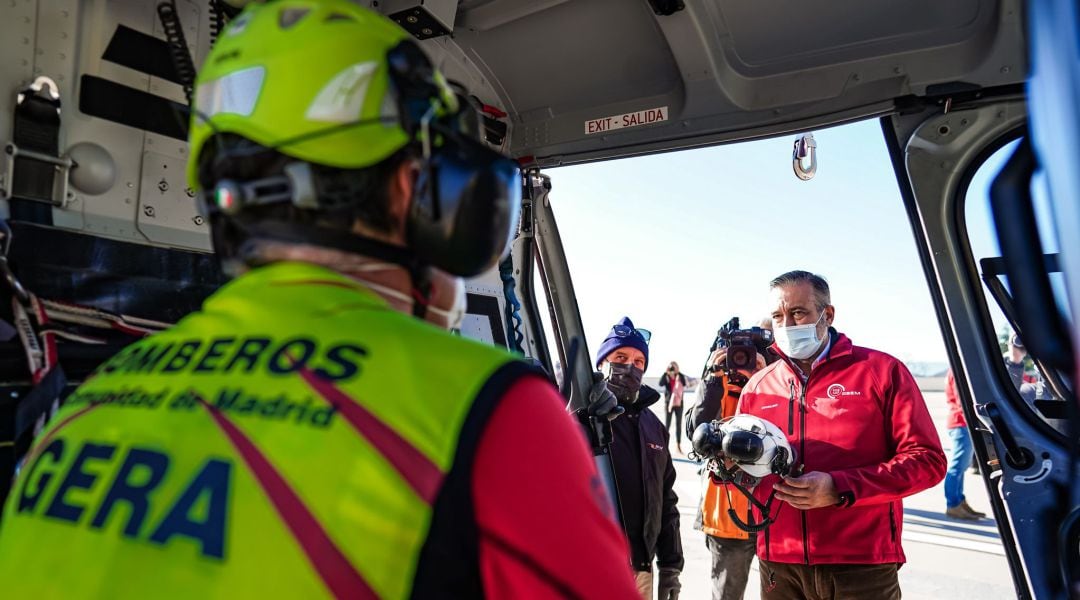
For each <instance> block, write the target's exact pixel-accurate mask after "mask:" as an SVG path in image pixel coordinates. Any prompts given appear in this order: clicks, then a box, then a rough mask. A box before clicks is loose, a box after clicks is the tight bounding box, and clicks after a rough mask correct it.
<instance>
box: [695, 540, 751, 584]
mask: <svg viewBox="0 0 1080 600" xmlns="http://www.w3.org/2000/svg"><path fill="white" fill-rule="evenodd" d="M705 545H706V546H708V547H709V552H710V553H712V600H742V597H743V594H744V593H745V592H746V582H747V580H748V579H750V563H751V562H753V560H754V551H755V550H756V549H757V539H756V538H755V537H751V538H750V539H748V540H732V539H727V538H719V537H713V536H711V535H706V536H705Z"/></svg>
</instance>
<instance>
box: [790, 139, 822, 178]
mask: <svg viewBox="0 0 1080 600" xmlns="http://www.w3.org/2000/svg"><path fill="white" fill-rule="evenodd" d="M807 158H809V159H810V166H809V167H804V166H803V160H805V159H807ZM791 167H792V169H794V170H795V176H796V177H798V178H799V179H802V180H803V181H809V180H811V179H813V178H814V175H815V174H816V173H817V142H815V141H814V134H812V133H806V134H803V135H801V136H799V138H798V139H796V140H795V148H794V149H793V150H792V152H791Z"/></svg>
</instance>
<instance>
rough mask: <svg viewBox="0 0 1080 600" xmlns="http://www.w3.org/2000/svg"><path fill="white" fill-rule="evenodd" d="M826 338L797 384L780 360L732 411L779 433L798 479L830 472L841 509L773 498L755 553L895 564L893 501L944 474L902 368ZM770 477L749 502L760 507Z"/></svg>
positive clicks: (898, 554)
mask: <svg viewBox="0 0 1080 600" xmlns="http://www.w3.org/2000/svg"><path fill="white" fill-rule="evenodd" d="M830 335H832V336H833V339H832V347H831V349H830V352H829V356H828V358H826V359H825V360H823V361H821V362H819V363H818V364H817V365H816V366H815V367H814V368H813V370H812V371H811V372H810V375H809V378H808V380H807V384H806V386H805V389H804V386H803V383H802V379H801V377H800V376H799V375H797V372H798V371H796V369H795V367H794V366H793V365H792V364H791V363H790V362H789V360H788V359H787V357H783V355H781V356H782V358H783V360H779V361H777V362H775V363H773V364H771V365H769V366H768V367H766V368H765V369H762V370H761V371H759V372H758V373H756V374H755V375H754V377H752V378H751V379H750V381H749V383H747V385H746V387H745V388H744V389H743V393H742V398H741V399H740V402H739V409H738V410H739V412H740V413H744V414H752V415H756V416H758V417H761V418H763V419H766V420H768V421H771V422H772V423H774V424H776V426H777V427H779V428H781V429H782V430H783V431H784V433H786V434H787V436H788V440H789V441H790V443H791V446H792V448H794V449H795V452H796V453H797V458H796V460H797V463H798V464H802V465H803V466H804V467H803V472H804V473H809V472H811V471H823V472H826V473H829V474H830V475H832V478H833V481H834V482H835V483H836V489H837V491H838V492H840V494H841V498H843V499H844V502H843V505H842V506H836V507H827V508H817V509H813V510H807V511H803V510H799V509H796V508H794V507H792V506H791V505H789V504H787V503H785V502H781V501H779V500H774V501H773V505H772V514H773V515H774V517H775V518H776V522H775V523H774V524H773V525H772V526H771V527H769V528H768V529H766V530H765V532H764V533H763V534H760V535H758V556H760V557H761V558H764V559H766V560H770V561H775V562H783V563H802V564H837V563H851V564H883V563H903V562H905V558H904V551H903V549H902V548H901V546H900V533H901V526H902V524H903V515H904V509H903V503H902V502H901V500H900V499H901V498H903V497H904V496H910V495H911V494H914V493H916V492H919V491H921V490H924V489H927V488H929V487H932V486H934V485H935V484H937V483H938V482H939V481H941V480H942V478H943V477H944V476H945V454H944V453H943V452H942V450H941V442H940V440H939V438H938V434H937V431H936V430H935V429H934V423H933V422H932V421H931V419H930V413H929V412H928V411H927V409H926V403H925V402H924V401H923V397H922V393H921V392H920V391H919V388H918V386H917V385H916V383H915V379H914V378H913V377H912V376H911V373H910V372H908V370H907V367H905V366H904V365H903V363H901V362H900V361H899V360H897V359H895V358H893V357H891V356H889V355H888V354H885V353H883V352H878V351H876V350H871V349H869V348H861V347H859V346H854V345H852V343H851V341H850V340H849V339H848V338H847V336H844V335H842V334H837V333H836V332H835V331H833V330H831V329H830ZM775 482H776V477H775V476H770V477H767V478H765V479H764V480H762V481H761V483H760V484H758V486H757V487H756V488H755V490H754V495H755V496H756V497H757V499H758V500H759V501H761V502H765V501H766V500H767V499H768V497H769V494H770V493H771V492H772V486H773V484H774V483H775Z"/></svg>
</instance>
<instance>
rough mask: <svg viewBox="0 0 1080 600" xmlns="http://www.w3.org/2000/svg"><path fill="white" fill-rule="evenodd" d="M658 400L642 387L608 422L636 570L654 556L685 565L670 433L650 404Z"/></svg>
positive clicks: (665, 564)
mask: <svg viewBox="0 0 1080 600" xmlns="http://www.w3.org/2000/svg"><path fill="white" fill-rule="evenodd" d="M659 399H660V393H659V392H657V391H656V390H654V389H652V388H650V387H648V386H642V387H641V392H640V393H639V394H638V399H637V401H636V402H634V404H633V405H631V406H629V407H627V410H626V413H625V414H623V415H622V416H620V417H618V418H616V419H615V420H614V421H612V422H611V428H612V434H613V435H612V437H613V441H612V444H611V462H612V466H613V468H614V471H615V482H616V485H618V488H619V503H620V512H621V514H622V519H623V529H624V531H626V534H627V539H628V540H629V541H630V554H631V559H632V561H633V566H634V569H636V570H639V571H644V570H647V569H649V568H651V565H652V560H653V557H655V558H656V562H657V566H659V567H660V568H665V567H671V568H675V569H680V570H681V569H682V567H683V552H682V540H681V538H680V537H679V509H678V506H677V503H678V501H679V498H678V496H676V495H675V490H674V486H675V466H674V465H673V464H672V462H671V453H670V452H669V451H668V432H667V431H666V430H665V428H664V424H663V423H661V422H660V419H658V418H657V417H656V415H655V414H653V412H652V411H651V410H649V408H648V407H649V406H650V405H652V404H653V403H655V402H656V401H657V400H659ZM631 529H633V530H631Z"/></svg>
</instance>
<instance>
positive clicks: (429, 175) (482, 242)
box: [408, 136, 521, 277]
mask: <svg viewBox="0 0 1080 600" xmlns="http://www.w3.org/2000/svg"><path fill="white" fill-rule="evenodd" d="M417 191H418V193H417V196H416V197H415V199H414V201H413V206H412V211H411V213H410V215H409V222H408V237H409V247H410V248H411V249H412V250H413V252H415V253H416V256H417V257H418V258H420V259H421V260H423V261H425V262H427V263H429V264H431V265H432V266H435V267H438V268H440V269H442V270H444V271H446V272H448V273H451V274H453V275H458V276H461V277H473V276H476V275H479V274H480V273H483V272H484V271H486V270H488V269H490V268H492V267H494V266H495V264H496V263H498V261H499V260H500V259H501V258H502V256H503V254H504V253H505V251H506V247H507V244H508V243H509V242H510V239H511V237H512V236H513V233H514V229H515V227H516V226H517V222H518V213H519V211H520V209H521V172H520V170H519V169H518V166H517V163H515V162H514V161H512V160H510V159H507V158H505V157H504V156H502V155H501V154H499V153H497V152H495V151H493V150H491V149H489V148H487V147H486V146H484V145H483V144H482V143H481V142H479V141H474V140H468V139H460V136H458V139H457V140H456V142H454V143H447V144H444V145H443V146H442V147H440V148H439V151H438V152H436V153H435V154H434V155H433V156H432V157H431V159H430V160H429V163H428V166H427V168H425V169H423V170H422V171H421V175H420V179H419V180H418V181H417Z"/></svg>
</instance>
